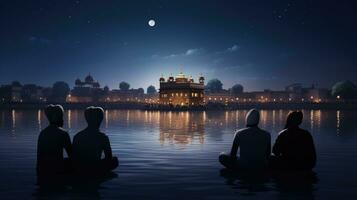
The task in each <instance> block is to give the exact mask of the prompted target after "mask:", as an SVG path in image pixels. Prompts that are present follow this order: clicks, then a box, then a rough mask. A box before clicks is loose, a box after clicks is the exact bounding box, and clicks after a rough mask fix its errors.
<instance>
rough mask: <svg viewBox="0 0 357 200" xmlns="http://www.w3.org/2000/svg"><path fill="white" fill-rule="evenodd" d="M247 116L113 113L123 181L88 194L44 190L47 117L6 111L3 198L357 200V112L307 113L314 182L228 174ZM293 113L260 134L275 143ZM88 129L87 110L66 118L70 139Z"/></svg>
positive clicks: (271, 120) (0, 168) (275, 118)
mask: <svg viewBox="0 0 357 200" xmlns="http://www.w3.org/2000/svg"><path fill="white" fill-rule="evenodd" d="M246 112H247V111H246V110H239V111H217V112H216V111H209V112H159V111H140V110H107V111H105V119H104V121H103V124H102V131H104V132H105V133H106V134H107V135H108V136H109V138H110V140H111V145H112V148H113V154H114V155H116V156H118V157H119V160H120V166H119V168H118V169H116V170H115V173H116V174H117V177H113V178H111V179H108V180H106V181H102V182H101V183H98V184H94V186H93V185H91V187H83V188H81V189H75V188H73V187H71V186H64V187H58V188H54V189H53V188H52V189H48V188H46V189H43V186H39V185H38V184H37V183H36V173H35V163H36V143H37V137H38V134H39V131H40V130H41V129H43V128H45V127H46V126H47V120H46V118H45V115H44V113H43V111H41V110H0V177H1V178H0V199H43V198H51V199H77V198H83V199H88V198H93V199H113V198H115V199H119V198H121V199H127V198H131V199H144V198H145V199H148V198H151V199H153V198H155V199H183V198H186V199H223V198H224V199H337V198H339V199H357V165H356V164H357V112H355V111H347V110H341V111H336V110H335V111H332V110H328V111H327V110H304V111H303V112H304V122H303V125H302V127H303V128H305V129H307V130H309V131H310V132H311V133H312V136H313V138H314V140H315V145H316V149H317V154H318V161H317V166H316V168H315V169H314V172H315V173H316V177H315V178H316V180H314V181H309V180H308V181H301V180H300V179H299V177H297V179H296V180H295V178H294V177H292V178H291V177H289V178H288V180H283V181H282V180H278V179H276V178H273V177H267V178H264V179H259V180H255V179H254V180H251V179H249V178H248V179H247V178H241V177H235V176H228V177H227V176H226V175H224V173H223V174H222V173H221V169H222V167H221V166H220V164H219V163H218V159H217V157H218V155H219V153H220V152H222V151H229V150H230V147H231V143H232V138H233V134H234V130H235V129H239V128H243V127H244V116H245V114H246ZM288 112H289V111H288V110H263V111H261V124H260V127H261V128H263V129H266V130H267V131H269V132H270V133H271V135H272V144H273V143H274V141H275V139H276V137H277V133H278V132H279V131H280V130H281V129H282V127H283V126H284V123H285V117H286V115H287V113H288ZM85 125H86V123H85V121H84V118H83V111H81V110H67V111H65V126H64V128H65V129H66V130H68V131H69V133H70V135H71V138H73V136H74V134H75V133H76V132H78V131H79V130H81V129H83V128H84V127H85ZM284 181H285V182H284ZM83 185H85V183H83Z"/></svg>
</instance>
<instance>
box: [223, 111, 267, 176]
mask: <svg viewBox="0 0 357 200" xmlns="http://www.w3.org/2000/svg"><path fill="white" fill-rule="evenodd" d="M259 118H260V117H259V112H258V111H257V110H254V109H252V110H250V111H249V112H248V113H247V116H246V126H247V128H244V129H240V130H238V131H237V132H236V133H235V136H234V141H233V145H232V149H231V152H230V154H229V155H227V154H224V153H222V154H221V155H220V157H219V160H220V162H221V163H222V164H223V165H224V166H225V167H227V168H239V169H251V170H254V169H263V168H265V167H266V166H267V164H268V159H269V156H270V152H271V150H270V147H271V141H270V134H269V133H268V132H266V131H264V130H262V129H260V128H259V127H258V124H259ZM238 148H240V155H239V158H237V153H238Z"/></svg>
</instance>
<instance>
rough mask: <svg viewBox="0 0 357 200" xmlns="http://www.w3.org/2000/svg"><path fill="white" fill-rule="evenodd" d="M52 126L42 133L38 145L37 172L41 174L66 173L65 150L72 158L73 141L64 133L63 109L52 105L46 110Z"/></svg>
mask: <svg viewBox="0 0 357 200" xmlns="http://www.w3.org/2000/svg"><path fill="white" fill-rule="evenodd" d="M45 113H46V116H47V118H48V120H49V121H50V125H49V126H48V127H46V128H45V129H44V130H42V131H41V133H40V135H39V137H38V143H37V171H38V172H39V173H58V172H64V171H65V170H66V168H67V166H65V165H66V164H65V161H64V158H63V149H66V151H67V154H68V156H71V140H70V137H69V134H68V133H67V132H66V131H64V130H63V129H62V128H61V126H62V125H63V120H62V119H63V118H62V116H63V108H62V107H60V106H59V105H56V106H53V105H50V106H48V107H47V108H46V110H45Z"/></svg>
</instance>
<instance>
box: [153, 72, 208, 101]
mask: <svg viewBox="0 0 357 200" xmlns="http://www.w3.org/2000/svg"><path fill="white" fill-rule="evenodd" d="M159 81H160V92H159V93H160V95H159V102H160V104H163V105H173V106H199V105H203V104H204V78H203V77H202V76H201V77H199V82H198V83H195V82H194V79H193V78H187V77H186V75H185V74H183V73H182V72H181V73H179V74H178V75H177V76H176V77H175V78H174V77H173V76H172V75H171V76H170V77H169V78H168V79H167V81H165V79H164V78H163V77H161V78H160V79H159Z"/></svg>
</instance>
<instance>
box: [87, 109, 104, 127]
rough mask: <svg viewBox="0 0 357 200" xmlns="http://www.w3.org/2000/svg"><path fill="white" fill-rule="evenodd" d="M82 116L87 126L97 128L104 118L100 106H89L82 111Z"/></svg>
mask: <svg viewBox="0 0 357 200" xmlns="http://www.w3.org/2000/svg"><path fill="white" fill-rule="evenodd" d="M84 117H85V118H86V121H87V123H88V126H89V127H92V128H99V126H100V124H101V123H102V121H103V118H104V110H103V108H101V107H94V106H90V107H88V108H86V110H85V111H84Z"/></svg>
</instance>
